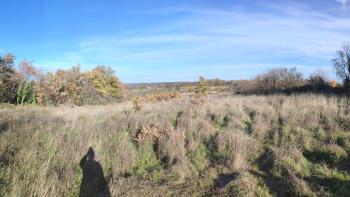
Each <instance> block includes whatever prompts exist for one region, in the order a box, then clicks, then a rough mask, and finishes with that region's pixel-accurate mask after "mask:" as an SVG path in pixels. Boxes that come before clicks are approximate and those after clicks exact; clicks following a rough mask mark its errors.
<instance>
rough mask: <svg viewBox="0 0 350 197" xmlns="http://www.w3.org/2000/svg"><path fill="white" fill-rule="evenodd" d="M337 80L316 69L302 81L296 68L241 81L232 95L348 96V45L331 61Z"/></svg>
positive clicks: (273, 71)
mask: <svg viewBox="0 0 350 197" xmlns="http://www.w3.org/2000/svg"><path fill="white" fill-rule="evenodd" d="M332 63H333V68H334V70H335V73H336V76H337V77H338V78H339V79H341V81H342V84H337V81H336V80H329V79H327V77H326V73H325V72H324V71H323V70H320V69H318V70H316V71H315V72H313V73H312V74H311V75H310V76H309V78H307V79H304V77H303V74H302V73H301V72H299V71H298V70H297V69H296V68H291V69H288V68H275V69H271V70H269V71H267V72H265V73H262V74H258V75H257V76H256V77H255V79H254V80H241V81H239V82H236V83H234V84H233V85H234V92H235V93H237V94H271V93H297V92H300V93H301V92H318V93H332V94H349V93H350V92H349V91H350V44H344V45H343V47H342V48H341V49H340V50H339V51H337V53H336V57H335V58H334V59H333V60H332Z"/></svg>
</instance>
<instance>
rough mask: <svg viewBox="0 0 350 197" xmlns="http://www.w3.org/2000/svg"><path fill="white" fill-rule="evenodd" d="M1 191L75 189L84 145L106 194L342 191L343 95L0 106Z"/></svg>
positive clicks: (347, 162)
mask: <svg viewBox="0 0 350 197" xmlns="http://www.w3.org/2000/svg"><path fill="white" fill-rule="evenodd" d="M0 132H1V133H0V165H1V168H0V196H78V195H79V193H81V191H80V190H81V187H83V186H82V185H83V183H82V178H83V176H86V175H84V173H87V172H85V171H84V172H83V171H82V170H81V168H80V166H79V163H81V159H82V157H83V156H84V155H85V153H86V152H87V150H88V148H89V147H90V146H91V147H92V149H93V150H94V152H95V155H96V156H95V160H96V161H97V162H96V163H97V164H99V165H101V166H102V169H103V174H104V178H105V180H103V181H105V183H106V184H108V185H107V187H105V188H106V190H109V191H108V193H110V194H111V196H140V195H141V196H142V195H144V196H179V195H181V196H217V195H229V196H349V195H350V175H349V173H350V157H349V154H350V109H349V100H347V99H346V98H340V97H325V96H317V95H311V94H310V95H296V96H278V95H276V96H232V97H226V98H217V97H214V96H211V97H203V98H200V99H197V100H191V99H189V98H178V99H173V100H170V101H168V102H155V103H147V104H143V108H142V110H141V111H137V112H135V111H134V110H133V106H132V103H131V102H125V103H120V104H114V105H105V106H83V107H26V106H22V107H21V106H17V107H4V108H3V109H1V111H0Z"/></svg>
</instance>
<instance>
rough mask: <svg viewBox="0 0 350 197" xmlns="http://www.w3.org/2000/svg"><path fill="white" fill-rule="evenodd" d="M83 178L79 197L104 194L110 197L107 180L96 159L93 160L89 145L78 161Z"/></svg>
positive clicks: (93, 153)
mask: <svg viewBox="0 0 350 197" xmlns="http://www.w3.org/2000/svg"><path fill="white" fill-rule="evenodd" d="M79 165H80V167H81V169H82V171H83V178H82V181H81V185H80V193H79V196H80V197H93V196H96V197H97V196H101V197H102V196H106V197H110V196H111V194H110V191H109V187H108V182H107V180H106V179H105V177H104V174H103V169H102V167H101V164H100V163H99V162H98V161H95V152H94V150H93V149H92V147H89V149H88V151H87V153H86V154H85V155H84V156H83V158H81V160H80V163H79Z"/></svg>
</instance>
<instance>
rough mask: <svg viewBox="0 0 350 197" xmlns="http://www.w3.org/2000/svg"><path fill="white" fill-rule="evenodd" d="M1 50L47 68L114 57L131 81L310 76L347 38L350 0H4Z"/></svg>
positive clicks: (121, 74) (86, 66)
mask: <svg viewBox="0 0 350 197" xmlns="http://www.w3.org/2000/svg"><path fill="white" fill-rule="evenodd" d="M1 7H2V9H1V12H0V17H1V19H2V28H1V29H2V30H1V32H0V53H1V54H4V53H7V52H11V53H14V54H15V55H16V57H17V60H18V61H20V60H22V59H27V60H31V61H33V62H34V64H35V65H36V66H38V67H40V68H41V69H42V70H43V71H54V70H55V69H57V68H70V67H71V66H73V65H76V64H80V65H81V68H82V69H83V70H87V69H91V68H93V67H94V66H95V65H98V64H100V65H107V66H111V67H112V68H113V69H114V70H115V71H116V75H117V76H118V77H119V78H120V79H121V80H122V81H123V82H125V83H130V82H156V81H194V80H197V79H198V77H199V76H200V75H202V76H205V77H206V78H221V79H250V78H253V77H254V75H256V74H257V73H259V72H262V71H266V70H268V69H271V68H275V67H281V66H285V67H297V68H298V69H299V70H300V71H302V72H303V73H304V75H305V77H308V75H309V74H310V73H311V72H313V71H314V70H315V69H318V68H322V69H324V70H325V71H327V72H328V76H329V77H330V78H334V73H333V71H332V65H331V59H332V58H333V57H334V55H335V51H336V50H338V49H339V48H340V47H341V45H342V44H343V43H344V42H350V1H349V2H347V0H308V1H305V0H293V1H292V0H211V1H209V0H176V1H175V0H172V1H167V0H147V1H146V0H143V1H141V0H139V1H136V0H113V1H112V0H110V1H102V0H100V1H98V0H84V1H83V0H81V1H78V0H75V1H68V0H60V1H58V0H57V1H49V0H45V1H44V0H42V1H39V0H33V1H20V0H2V1H1Z"/></svg>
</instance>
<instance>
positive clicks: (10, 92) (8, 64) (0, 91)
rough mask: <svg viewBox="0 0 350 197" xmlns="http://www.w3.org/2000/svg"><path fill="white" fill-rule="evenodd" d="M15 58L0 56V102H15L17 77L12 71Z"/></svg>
mask: <svg viewBox="0 0 350 197" xmlns="http://www.w3.org/2000/svg"><path fill="white" fill-rule="evenodd" d="M14 60H15V56H13V55H12V54H6V55H5V56H3V57H1V56H0V102H7V103H14V102H16V92H17V88H18V80H19V75H18V74H17V73H16V71H15V69H14Z"/></svg>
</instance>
